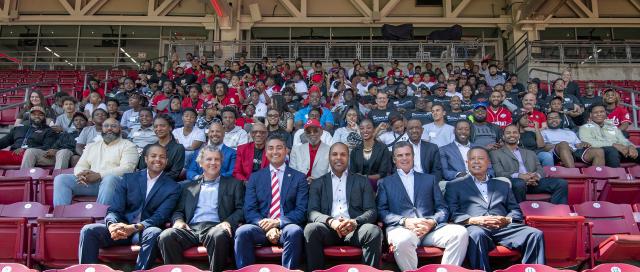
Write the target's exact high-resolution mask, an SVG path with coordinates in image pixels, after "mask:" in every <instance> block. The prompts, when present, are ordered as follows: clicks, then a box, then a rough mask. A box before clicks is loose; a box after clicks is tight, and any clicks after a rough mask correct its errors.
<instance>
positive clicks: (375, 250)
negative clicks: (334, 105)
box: [304, 143, 382, 271]
mask: <svg viewBox="0 0 640 272" xmlns="http://www.w3.org/2000/svg"><path fill="white" fill-rule="evenodd" d="M329 165H330V167H331V171H330V172H329V173H327V174H325V175H323V176H321V177H320V178H318V179H315V180H313V182H311V186H310V188H309V209H308V210H309V222H310V223H309V224H307V226H306V227H305V228H304V238H305V241H306V249H307V252H306V254H307V264H308V265H309V271H315V270H319V269H324V253H323V248H324V247H325V246H331V245H336V244H342V243H344V244H347V245H351V246H356V247H361V248H362V251H363V256H362V257H363V260H362V261H363V263H364V264H366V265H369V266H373V267H378V264H379V263H380V254H381V247H382V231H381V230H380V228H379V227H378V226H376V225H375V223H376V216H377V215H376V202H375V195H374V193H373V189H372V188H371V184H369V181H368V180H367V178H365V177H364V176H361V175H358V174H353V173H349V172H347V167H348V166H349V147H348V146H347V145H345V144H343V143H335V144H333V145H332V146H331V148H330V149H329Z"/></svg>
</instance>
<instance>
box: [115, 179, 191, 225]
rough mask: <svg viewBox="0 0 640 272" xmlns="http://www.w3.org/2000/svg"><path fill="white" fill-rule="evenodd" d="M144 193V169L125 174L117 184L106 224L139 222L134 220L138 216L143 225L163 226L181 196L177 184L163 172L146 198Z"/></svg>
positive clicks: (145, 181) (145, 188) (145, 189)
mask: <svg viewBox="0 0 640 272" xmlns="http://www.w3.org/2000/svg"><path fill="white" fill-rule="evenodd" d="M146 194H147V170H146V169H143V170H140V171H138V172H133V173H128V174H124V175H123V176H122V181H120V182H119V183H118V185H117V186H116V189H115V193H114V194H113V200H112V201H111V206H109V209H108V210H107V216H106V217H105V218H104V221H105V223H106V224H107V225H109V224H112V223H127V224H132V223H138V222H134V221H135V220H136V218H137V217H138V215H140V222H139V223H141V224H142V225H144V227H145V228H148V227H163V225H164V223H165V222H167V221H168V220H169V217H170V216H171V211H173V208H175V206H176V202H177V201H178V197H180V185H179V184H178V183H177V182H175V181H174V180H172V179H171V178H169V177H167V176H166V175H165V174H164V173H162V174H161V175H160V177H159V178H158V180H156V183H155V184H154V185H153V187H152V188H151V191H150V192H149V195H147V196H146V197H145V195H146Z"/></svg>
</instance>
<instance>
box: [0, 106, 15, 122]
mask: <svg viewBox="0 0 640 272" xmlns="http://www.w3.org/2000/svg"><path fill="white" fill-rule="evenodd" d="M16 116H18V108H10V109H6V110H3V111H2V112H0V125H1V126H9V125H13V124H15V123H16Z"/></svg>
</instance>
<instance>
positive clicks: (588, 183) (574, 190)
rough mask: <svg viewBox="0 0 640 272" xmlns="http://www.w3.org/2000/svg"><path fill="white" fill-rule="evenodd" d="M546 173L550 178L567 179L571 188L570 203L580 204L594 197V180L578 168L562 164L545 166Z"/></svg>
mask: <svg viewBox="0 0 640 272" xmlns="http://www.w3.org/2000/svg"><path fill="white" fill-rule="evenodd" d="M544 173H545V175H546V177H549V178H561V179H564V180H566V181H567V183H568V188H569V195H568V202H569V205H572V204H579V203H582V202H585V201H589V200H592V199H593V196H592V194H593V193H592V192H593V184H592V182H593V181H592V180H590V179H588V178H587V177H586V176H585V175H584V174H582V173H580V169H578V168H565V167H562V166H545V167H544Z"/></svg>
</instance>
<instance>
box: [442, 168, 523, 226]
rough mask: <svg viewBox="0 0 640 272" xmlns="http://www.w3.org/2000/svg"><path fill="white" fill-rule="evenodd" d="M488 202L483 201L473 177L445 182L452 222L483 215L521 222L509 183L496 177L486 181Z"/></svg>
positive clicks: (518, 208) (463, 221)
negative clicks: (498, 216) (505, 217)
mask: <svg viewBox="0 0 640 272" xmlns="http://www.w3.org/2000/svg"><path fill="white" fill-rule="evenodd" d="M487 193H488V195H489V202H487V201H485V200H484V198H483V197H482V194H481V193H480V190H478V187H477V186H476V184H475V182H474V181H473V177H471V176H470V177H467V178H465V179H462V180H457V181H451V182H447V187H446V189H445V193H444V198H445V200H446V201H447V205H448V206H449V211H450V212H451V217H452V220H453V222H454V223H457V224H462V223H465V222H466V221H467V220H469V218H471V217H474V216H483V215H500V216H508V217H511V218H512V220H513V221H512V222H513V223H521V222H522V220H523V218H522V212H521V211H520V206H518V202H516V198H515V197H514V196H513V191H511V186H509V183H507V182H504V181H502V180H498V179H489V180H488V181H487Z"/></svg>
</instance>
